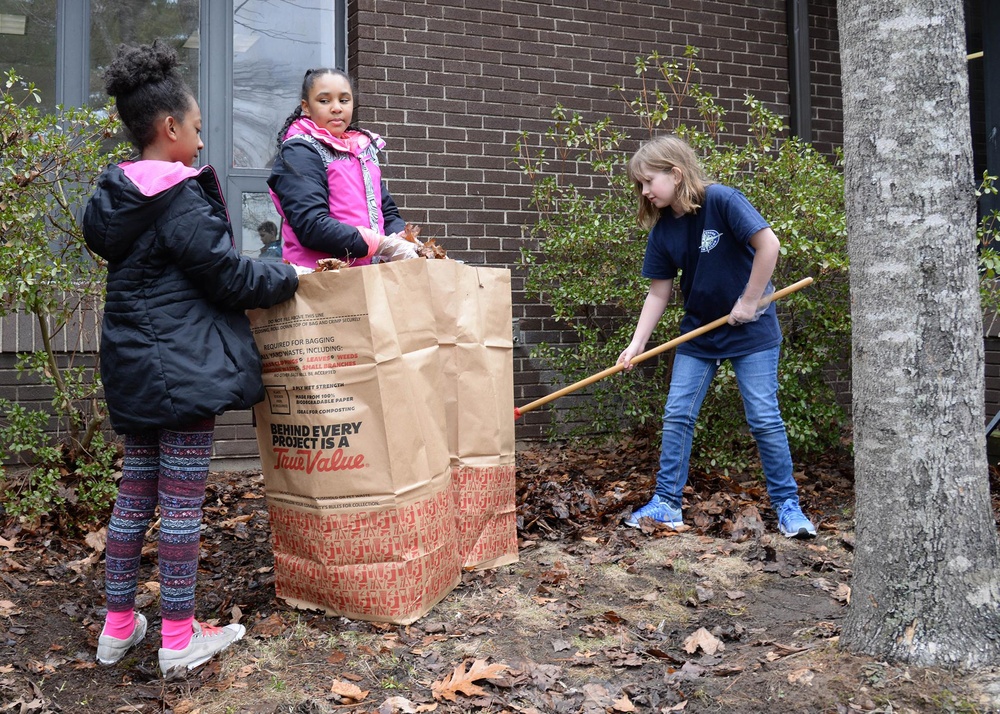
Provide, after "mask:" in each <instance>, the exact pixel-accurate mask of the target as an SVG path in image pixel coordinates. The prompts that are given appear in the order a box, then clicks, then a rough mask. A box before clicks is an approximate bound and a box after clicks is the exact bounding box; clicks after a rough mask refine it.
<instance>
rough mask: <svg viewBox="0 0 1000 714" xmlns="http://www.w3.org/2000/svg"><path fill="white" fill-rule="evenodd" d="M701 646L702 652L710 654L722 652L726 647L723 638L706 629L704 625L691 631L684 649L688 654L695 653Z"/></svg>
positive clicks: (685, 641)
mask: <svg viewBox="0 0 1000 714" xmlns="http://www.w3.org/2000/svg"><path fill="white" fill-rule="evenodd" d="M699 647H700V648H701V650H702V652H704V653H705V654H709V655H713V654H715V653H716V652H721V651H722V650H724V649H726V646H725V645H724V644H723V643H722V640H720V639H719V638H718V637H716V636H715V635H713V634H712V633H711V632H709V631H708V630H706V629H705V628H704V627H700V628H698V629H697V630H695V631H694V632H693V633H691V634H690V635H689V636H688V638H687V639H686V640H684V651H685V652H687V653H688V654H694V653H695V652H697V651H698V648H699Z"/></svg>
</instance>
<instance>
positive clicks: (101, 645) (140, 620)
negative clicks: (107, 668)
mask: <svg viewBox="0 0 1000 714" xmlns="http://www.w3.org/2000/svg"><path fill="white" fill-rule="evenodd" d="M145 636H146V618H145V616H143V614H142V613H140V612H137V613H135V629H134V630H132V634H131V635H130V636H128V637H126V638H125V639H124V640H122V639H119V638H117V637H112V636H111V635H101V636H100V637H98V638H97V661H98V662H100V663H101V664H114V663H115V662H117V661H118V660H120V659H121V658H122V657H124V656H125V653H126V652H128V651H129V650H130V649H131V648H132V646H133V645H137V644H139V643H140V642H142V638H143V637H145Z"/></svg>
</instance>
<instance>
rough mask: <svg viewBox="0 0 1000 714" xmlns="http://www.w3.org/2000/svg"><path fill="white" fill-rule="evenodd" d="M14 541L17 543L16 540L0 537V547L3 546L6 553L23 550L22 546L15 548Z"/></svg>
mask: <svg viewBox="0 0 1000 714" xmlns="http://www.w3.org/2000/svg"><path fill="white" fill-rule="evenodd" d="M15 543H17V541H16V540H7V539H6V538H3V537H0V548H3V549H4V550H6V551H7V552H8V553H16V552H17V551H19V550H24V548H15V547H14V544H15Z"/></svg>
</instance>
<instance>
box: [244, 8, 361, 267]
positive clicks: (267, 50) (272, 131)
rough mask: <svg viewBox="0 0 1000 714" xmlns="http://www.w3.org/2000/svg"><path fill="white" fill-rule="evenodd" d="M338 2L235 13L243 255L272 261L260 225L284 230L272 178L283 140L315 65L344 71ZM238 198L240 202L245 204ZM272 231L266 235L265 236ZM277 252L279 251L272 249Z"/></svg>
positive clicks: (245, 9)
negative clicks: (280, 139)
mask: <svg viewBox="0 0 1000 714" xmlns="http://www.w3.org/2000/svg"><path fill="white" fill-rule="evenodd" d="M337 5H338V3H335V2H333V1H332V0H325V1H324V2H309V3H303V2H301V0H244V1H243V2H240V3H239V5H238V7H237V8H236V10H235V12H234V15H233V25H232V27H233V30H232V107H231V109H230V110H229V111H231V113H232V118H233V122H232V144H231V155H230V168H229V172H228V174H229V186H228V187H227V197H228V198H229V202H230V205H231V206H235V205H240V206H241V207H242V211H241V212H240V213H239V214H238V215H236V212H235V211H231V214H232V215H231V218H232V221H233V228H234V229H235V230H236V232H237V235H238V236H240V238H241V243H242V246H243V252H244V253H245V254H247V255H261V256H264V257H266V256H267V255H269V254H271V251H264V248H265V247H266V246H265V245H264V244H263V243H262V238H261V233H260V231H259V227H260V226H261V225H264V226H265V229H269V228H270V226H268V225H267V224H268V223H273V224H274V225H279V226H280V220H279V216H278V213H277V211H276V210H275V209H274V206H273V205H272V203H271V199H270V197H269V196H268V194H267V193H266V186H265V183H264V182H265V180H266V179H267V175H268V173H269V169H270V166H271V164H272V163H273V162H274V156H275V153H276V152H277V134H278V131H279V130H280V129H281V126H282V124H284V122H285V119H286V118H287V117H288V115H289V114H290V113H291V112H292V110H294V109H295V107H297V106H298V104H299V95H300V91H301V87H302V75H303V74H305V71H306V70H307V69H309V68H310V67H341V68H343V67H344V66H345V64H344V62H343V60H342V53H343V44H344V43H343V42H342V41H341V40H340V38H341V33H338V32H336V31H335V28H338V27H339V28H341V30H343V27H344V25H343V21H342V20H340V21H338V19H337ZM237 200H238V201H239V203H238V204H237V203H236V202H237ZM266 234H267V230H265V235H266ZM272 250H273V249H272Z"/></svg>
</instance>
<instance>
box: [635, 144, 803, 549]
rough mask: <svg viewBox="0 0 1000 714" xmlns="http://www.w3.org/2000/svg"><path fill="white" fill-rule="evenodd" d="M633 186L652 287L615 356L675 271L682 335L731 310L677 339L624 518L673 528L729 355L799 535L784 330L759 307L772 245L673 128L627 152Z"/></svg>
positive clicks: (774, 487) (749, 210)
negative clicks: (646, 494)
mask: <svg viewBox="0 0 1000 714" xmlns="http://www.w3.org/2000/svg"><path fill="white" fill-rule="evenodd" d="M628 172H629V177H630V178H631V179H632V180H633V181H634V182H635V188H636V193H637V194H638V195H639V223H640V225H642V226H643V227H644V228H647V229H650V232H649V238H648V241H647V243H646V256H645V260H644V261H643V266H642V275H643V277H646V278H649V279H650V286H649V293H648V294H647V296H646V301H645V303H644V304H643V308H642V312H641V314H640V315H639V321H638V324H637V325H636V328H635V333H634V334H633V336H632V341H631V343H630V344H629V346H628V347H626V348H625V350H624V351H622V353H621V355H620V356H619V357H618V362H619V364H624V365H625V368H626V369H631V368H632V364H631V362H632V359H633V358H634V357H635V356H636V355H638V354H639V353H641V352H642V351H643V350H644V349H645V346H646V342H647V341H648V340H649V337H650V335H651V334H652V333H653V328H654V327H656V323H657V322H658V321H659V319H660V316H661V315H662V314H663V310H664V309H665V308H666V306H667V302H668V301H669V300H670V295H671V294H672V292H673V289H674V279H675V278H677V275H678V273H680V289H681V292H682V293H683V296H684V318H683V319H682V321H681V333H687V332H690V331H691V330H694V329H697V328H699V327H701V326H702V325H705V324H707V323H709V322H712V321H713V320H716V319H718V318H719V317H720V316H722V315H725V314H727V313H728V314H729V321H728V324H726V325H723V326H722V327H719V328H717V329H715V330H712V331H709V332H707V333H705V334H704V335H700V336H698V337H696V338H694V339H692V340H689V341H688V342H685V343H683V344H681V345H679V346H678V348H677V354H676V355H675V358H674V365H673V370H672V372H671V378H670V390H669V392H668V395H667V404H666V407H665V408H664V412H663V441H662V445H661V450H660V468H659V471H658V472H657V474H656V492H655V493H654V495H653V498H652V500H651V501H650V502H649V503H647V504H646V505H645V506H643V507H642V508H640V509H638V510H636V511H635V512H634V513H633V514H632V515H631V517H629V518H628V519H627V520H626V521H625V523H626V525H629V526H633V527H638V526H639V521H640V519H642V518H649V519H651V520H652V521H654V522H656V523H659V524H662V525H666V526H668V527H671V528H677V527H679V526H681V525H682V524H683V518H682V515H681V494H682V492H683V489H684V484H685V483H686V482H687V478H688V461H689V460H690V457H691V440H692V437H693V435H694V426H695V421H696V420H697V418H698V412H699V410H700V409H701V404H702V401H704V399H705V395H706V394H707V393H708V388H709V385H710V384H711V382H712V378H713V377H714V376H715V372H716V370H717V369H718V367H719V364H720V363H721V361H722V360H724V359H728V360H729V361H730V363H731V364H732V367H733V371H734V372H735V373H736V381H737V384H738V385H739V389H740V394H741V396H742V397H743V404H744V408H745V411H746V418H747V424H748V425H749V426H750V433H751V434H752V435H753V437H754V439H755V441H756V442H757V448H758V450H759V452H760V459H761V465H762V466H763V469H764V477H765V480H766V482H767V492H768V495H769V497H770V499H771V505H772V506H773V507H774V510H775V513H776V514H777V516H778V527H779V528H780V530H781V532H782V533H783V534H784V535H786V536H788V537H790V538H791V537H800V538H808V537H812V536H814V535H816V528H815V526H813V524H812V523H811V522H810V521H809V519H808V518H806V516H805V515H804V514H803V513H802V509H801V508H800V506H799V499H798V486H797V485H796V483H795V479H794V477H793V476H792V457H791V453H790V451H789V448H788V437H787V435H786V433H785V423H784V421H783V420H782V418H781V411H780V410H779V408H778V354H779V350H780V345H781V330H780V328H779V327H778V319H777V316H776V313H775V307H774V303H768V305H767V306H766V307H765V308H763V309H758V307H757V305H758V303H759V302H760V300H761V298H763V297H764V296H765V295H766V294H769V293H770V292H771V291H772V290H773V288H772V287H771V275H772V273H773V272H774V267H775V265H776V264H777V261H778V250H779V248H780V243H779V242H778V238H777V237H776V236H775V235H774V232H773V231H772V230H771V228H770V226H769V225H768V223H767V221H765V220H764V218H763V217H762V216H761V215H760V213H758V212H757V210H756V209H755V208H754V207H753V206H752V205H751V204H750V202H749V201H748V200H747V199H746V197H745V196H744V195H743V194H742V193H740V192H739V191H737V190H736V189H733V188H729V187H727V186H723V185H721V184H717V183H712V182H711V181H710V180H709V179H708V178H707V177H706V176H705V173H704V172H703V170H702V169H701V166H700V165H699V163H698V159H697V157H696V156H695V153H694V151H693V150H692V149H691V147H690V146H688V144H687V143H686V142H685V141H684V140H683V139H680V138H678V137H676V136H660V137H657V138H655V139H652V140H651V141H649V142H646V143H645V144H643V145H642V146H641V147H640V148H639V150H638V151H637V152H636V154H635V156H633V157H632V159H631V160H630V161H629V165H628Z"/></svg>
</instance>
